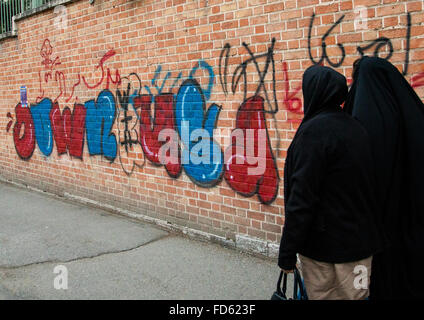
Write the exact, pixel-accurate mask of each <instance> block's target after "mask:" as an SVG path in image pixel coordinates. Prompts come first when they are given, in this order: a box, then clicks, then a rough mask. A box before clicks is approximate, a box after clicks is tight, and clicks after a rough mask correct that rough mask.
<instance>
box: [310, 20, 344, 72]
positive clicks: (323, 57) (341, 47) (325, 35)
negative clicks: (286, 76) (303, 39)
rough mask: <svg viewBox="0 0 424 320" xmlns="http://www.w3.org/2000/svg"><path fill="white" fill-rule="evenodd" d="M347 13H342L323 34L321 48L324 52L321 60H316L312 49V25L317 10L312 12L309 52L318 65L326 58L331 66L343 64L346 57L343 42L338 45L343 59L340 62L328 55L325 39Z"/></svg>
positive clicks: (336, 66)
mask: <svg viewBox="0 0 424 320" xmlns="http://www.w3.org/2000/svg"><path fill="white" fill-rule="evenodd" d="M344 17H345V15H342V16H341V17H340V18H339V19H338V20H337V21H336V22H335V23H334V24H333V26H332V27H331V28H330V29H328V30H327V32H326V33H325V34H324V35H323V36H322V38H321V48H322V53H321V58H320V60H319V61H318V62H317V61H315V60H314V58H313V57H312V51H311V35H312V27H313V25H314V20H315V12H314V13H313V14H312V17H311V22H310V24H309V32H308V53H309V58H310V59H311V61H312V63H313V64H315V65H317V64H323V62H324V60H326V61H327V62H328V63H329V64H330V66H332V67H333V68H338V67H340V66H341V65H342V64H343V61H344V59H345V58H346V51H345V48H344V46H343V45H342V44H340V43H338V44H337V45H338V47H339V48H340V50H341V52H342V54H341V56H342V57H341V59H340V61H339V62H333V61H331V60H330V58H329V57H328V56H327V44H326V42H325V39H327V37H328V36H329V35H330V33H331V32H332V31H333V30H334V28H336V27H337V26H338V25H339V24H340V23H341V22H342V21H343V19H344Z"/></svg>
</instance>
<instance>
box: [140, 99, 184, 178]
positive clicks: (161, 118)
mask: <svg viewBox="0 0 424 320" xmlns="http://www.w3.org/2000/svg"><path fill="white" fill-rule="evenodd" d="M134 104H135V107H136V109H140V143H141V146H142V148H143V151H144V154H145V155H146V158H147V159H149V160H150V161H151V162H153V163H155V164H160V159H159V151H160V148H161V147H162V146H163V145H164V144H165V142H163V141H159V133H160V132H161V130H163V129H172V130H174V128H175V127H174V126H175V120H174V95H173V94H170V93H169V94H161V95H158V96H156V97H155V117H154V119H152V117H151V113H150V108H151V98H150V96H148V95H142V96H139V97H136V98H134ZM165 168H166V170H167V171H168V174H169V175H170V176H171V177H177V176H178V175H179V174H180V172H181V161H180V159H174V160H173V161H171V162H170V163H167V164H165Z"/></svg>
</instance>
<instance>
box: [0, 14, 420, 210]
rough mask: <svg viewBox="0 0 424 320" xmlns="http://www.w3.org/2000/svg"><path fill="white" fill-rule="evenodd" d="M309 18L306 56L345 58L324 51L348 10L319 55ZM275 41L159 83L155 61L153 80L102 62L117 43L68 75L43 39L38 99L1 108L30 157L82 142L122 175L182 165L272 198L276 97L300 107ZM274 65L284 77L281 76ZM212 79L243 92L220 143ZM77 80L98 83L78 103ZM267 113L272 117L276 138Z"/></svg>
mask: <svg viewBox="0 0 424 320" xmlns="http://www.w3.org/2000/svg"><path fill="white" fill-rule="evenodd" d="M314 19H315V14H314V15H313V16H312V17H311V21H310V28H309V37H308V49H309V50H308V51H309V55H310V60H311V62H312V63H314V64H324V63H328V64H329V65H331V66H333V67H338V66H341V65H342V64H343V62H344V59H345V49H344V47H343V45H342V44H338V47H339V48H340V52H341V58H340V60H339V61H334V60H333V59H332V58H330V57H328V55H327V50H326V39H327V37H328V36H329V35H330V34H331V32H333V30H334V29H335V28H336V27H337V26H338V25H339V24H340V23H341V22H342V21H343V19H344V16H342V17H340V19H339V20H337V21H336V23H334V24H333V25H332V27H330V29H328V31H327V32H326V33H325V34H324V36H323V37H322V38H321V50H322V55H321V57H320V59H319V60H315V58H314V57H313V56H312V48H311V33H312V32H311V30H312V27H313V23H314ZM407 21H408V26H407V30H406V39H407V48H406V54H405V55H406V56H405V63H404V68H403V72H404V74H407V72H408V64H409V41H410V32H411V18H410V15H409V14H408V19H407ZM275 43H276V40H275V39H272V41H271V43H270V44H269V46H268V49H267V50H266V52H263V53H253V51H252V50H251V48H250V47H249V45H248V44H246V43H243V49H244V51H245V53H246V54H247V55H248V57H247V58H245V59H242V61H243V62H242V63H240V64H238V65H235V66H231V65H230V63H229V62H230V56H234V54H233V55H231V54H232V52H233V53H234V51H235V52H237V53H238V52H240V50H238V49H239V48H236V49H235V50H233V48H232V47H231V45H230V44H229V43H228V44H225V46H224V47H223V49H222V51H221V54H220V56H219V65H218V68H217V69H218V74H217V75H215V72H214V69H213V68H212V67H211V66H210V65H209V64H208V63H207V62H206V61H203V60H200V61H198V62H197V63H195V65H194V66H193V68H192V69H191V71H190V72H189V74H188V76H187V77H183V74H182V72H179V73H178V74H177V76H176V77H172V73H171V72H170V71H168V72H166V73H165V75H164V77H163V79H162V82H161V83H160V77H161V76H162V75H163V72H162V66H160V65H159V66H157V68H156V71H155V72H154V76H153V78H152V79H151V81H150V80H149V81H150V83H149V84H143V83H142V81H141V78H140V76H139V75H138V74H137V73H130V74H129V75H127V76H121V74H120V71H119V70H114V71H113V72H112V71H111V69H110V68H109V67H107V66H106V64H107V62H108V61H109V60H110V59H111V58H112V57H114V56H115V55H116V52H115V51H114V50H109V51H107V52H106V54H104V55H103V57H102V58H101V59H100V61H98V62H97V63H96V64H95V67H94V70H93V74H90V75H88V74H80V73H78V74H77V76H76V79H74V81H73V82H71V80H70V77H69V76H68V75H67V74H66V73H65V71H61V70H60V66H61V59H60V58H59V57H58V56H56V57H54V54H53V53H54V52H53V47H52V45H51V43H50V41H49V40H48V39H46V40H45V41H44V42H43V44H42V47H41V51H40V56H41V58H42V62H41V68H42V70H41V71H40V72H39V79H38V80H39V93H38V94H37V97H36V101H35V104H30V105H27V104H26V103H22V102H20V103H18V104H17V105H16V107H15V113H14V115H13V114H12V113H11V112H8V113H7V118H8V119H9V122H8V124H7V128H6V130H7V132H9V131H10V130H11V129H12V132H13V141H14V144H15V149H16V152H17V154H18V155H19V157H20V158H21V159H23V160H29V159H31V157H32V155H33V153H34V150H35V148H36V146H38V149H39V150H40V152H41V154H43V155H44V156H46V157H49V156H50V155H51V154H52V152H53V150H54V146H56V151H57V154H58V156H62V155H65V154H68V155H69V156H71V157H74V158H77V159H80V160H83V154H84V148H85V147H86V148H87V152H88V154H89V155H90V156H101V157H103V158H105V159H106V160H107V161H109V162H111V163H113V162H115V161H116V162H117V161H119V164H120V165H121V167H122V170H123V171H124V173H125V174H126V175H128V176H131V175H132V174H133V173H134V171H135V170H137V169H142V168H143V167H144V166H145V164H146V162H147V161H148V162H149V163H151V164H153V165H155V166H158V167H163V168H164V170H166V172H167V174H168V176H169V177H171V178H174V179H177V178H179V177H180V175H181V174H182V173H184V174H185V175H186V176H188V177H189V178H190V180H191V181H192V182H193V183H195V184H196V185H199V186H201V187H204V188H211V187H214V186H216V185H217V184H219V183H221V181H222V180H225V181H226V183H227V184H228V185H229V186H230V187H231V188H232V189H233V190H234V191H235V192H237V193H238V194H240V195H242V196H245V197H253V196H255V195H256V196H257V198H258V199H259V201H260V202H262V203H264V204H271V203H272V202H273V201H274V200H275V199H276V197H277V194H278V190H279V183H280V177H279V174H278V167H277V157H278V151H279V149H280V140H281V139H280V136H279V130H278V122H277V118H276V115H277V113H278V112H279V110H280V109H281V108H279V106H280V107H281V106H282V107H283V109H284V110H285V111H287V112H288V113H293V114H303V105H302V99H301V97H300V94H301V86H297V87H295V88H291V85H290V81H291V80H290V74H289V71H288V64H287V62H285V61H283V62H282V63H281V67H278V66H276V61H275V58H274V50H275V49H274V48H275ZM383 47H387V48H388V51H389V54H388V55H387V56H386V57H385V58H386V59H390V58H391V57H392V55H393V45H392V44H391V41H390V39H388V38H379V39H376V40H375V41H372V42H371V43H369V44H367V45H365V46H363V47H358V48H357V51H358V53H359V56H361V55H364V54H366V53H367V52H368V51H370V50H371V49H372V48H374V53H373V54H374V55H379V53H380V51H381V50H382V48H383ZM232 50H233V51H232ZM278 68H280V69H279V71H280V72H282V74H283V81H281V83H278V84H277V82H276V70H277V69H278ZM230 70H231V72H230ZM252 73H253V74H254V75H255V78H256V79H257V81H255V82H254V83H252V81H249V76H250V75H251V74H252ZM200 74H203V75H206V76H203V77H202V76H200ZM94 78H95V79H97V80H95V81H94V80H93V79H94ZM201 78H203V79H206V81H204V82H205V83H203V84H201V82H202V81H200V79H201ZM50 82H54V83H55V84H56V88H57V89H58V92H57V94H56V93H55V94H54V96H53V97H52V98H49V97H46V96H45V87H47V85H48V84H50ZM215 82H218V83H219V84H220V87H221V89H222V92H223V93H224V95H225V96H228V95H230V94H233V95H235V94H239V93H241V94H242V101H241V103H240V105H239V108H238V110H237V114H236V118H235V126H234V128H232V131H231V136H230V141H229V143H228V146H227V147H225V148H224V147H223V144H222V143H221V142H220V141H219V139H218V138H217V137H216V136H217V134H216V130H217V129H218V128H217V125H218V121H219V117H220V114H221V111H222V110H223V108H225V107H224V106H222V105H219V104H217V103H215V102H214V101H213V100H212V92H213V89H214V84H215ZM69 83H72V84H71V85H69ZM278 85H281V86H282V90H281V91H282V92H283V96H282V97H283V98H282V100H281V101H278V99H277V86H278ZM411 85H412V86H413V87H414V88H418V87H421V86H424V73H421V74H418V75H416V76H413V77H412V79H411ZM78 86H82V87H83V88H85V89H89V90H100V92H99V93H98V95H97V97H96V98H95V99H90V100H88V101H85V102H79V101H78V97H77V96H76V88H77V87H78ZM49 87H51V85H50V86H49ZM112 87H113V88H114V89H112ZM72 99H75V103H74V106H73V108H72V109H71V108H70V107H68V106H65V107H61V105H60V104H59V100H60V101H64V102H65V104H67V103H69V102H70V101H71V100H72ZM233 100H234V99H233ZM270 121H273V122H274V125H273V135H272V137H273V139H271V135H270V131H269V130H270V129H269V128H270V127H271V126H270ZM289 121H290V120H289ZM294 121H299V120H294ZM272 141H273V142H274V146H273V145H272V143H271V142H272ZM164 159H165V161H164Z"/></svg>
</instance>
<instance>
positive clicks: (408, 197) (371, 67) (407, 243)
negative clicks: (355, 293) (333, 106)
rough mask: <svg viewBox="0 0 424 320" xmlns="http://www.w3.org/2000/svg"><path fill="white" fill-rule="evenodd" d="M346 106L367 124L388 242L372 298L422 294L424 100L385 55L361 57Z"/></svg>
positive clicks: (380, 256) (379, 258)
mask: <svg viewBox="0 0 424 320" xmlns="http://www.w3.org/2000/svg"><path fill="white" fill-rule="evenodd" d="M354 78H355V82H354V84H353V86H352V89H351V91H350V93H349V98H348V99H347V101H346V106H345V111H347V112H348V113H351V114H352V115H353V116H354V117H355V118H357V119H358V120H359V121H360V122H361V124H362V125H363V126H364V128H365V129H366V130H367V132H368V134H369V136H370V139H371V145H372V151H373V157H374V161H375V164H376V165H375V167H376V171H375V172H376V183H377V185H376V196H377V201H378V206H379V207H380V208H382V210H380V211H379V214H380V215H379V217H378V218H379V221H381V223H382V226H383V231H384V232H385V234H386V235H387V237H388V240H389V246H388V247H387V248H386V249H385V250H384V251H383V252H382V253H380V254H378V255H376V256H375V257H374V259H373V269H372V275H371V286H370V297H371V298H372V299H387V298H388V299H394V298H403V299H411V298H421V299H424V289H423V288H424V272H423V262H424V104H423V103H422V101H421V99H420V98H419V97H418V95H417V94H416V93H415V92H414V90H413V89H412V87H411V86H410V85H409V83H408V82H407V81H406V80H405V78H404V77H403V76H402V74H401V73H400V72H399V71H398V70H397V69H396V68H395V67H394V66H393V65H392V64H391V63H389V62H388V61H386V60H383V59H380V58H369V57H364V58H363V59H362V60H361V61H360V62H359V66H358V69H357V71H356V72H355V75H354Z"/></svg>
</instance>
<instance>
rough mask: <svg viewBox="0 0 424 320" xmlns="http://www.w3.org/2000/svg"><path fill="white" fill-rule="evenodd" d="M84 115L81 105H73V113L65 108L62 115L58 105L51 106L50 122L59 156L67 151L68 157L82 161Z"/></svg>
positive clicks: (84, 111)
mask: <svg viewBox="0 0 424 320" xmlns="http://www.w3.org/2000/svg"><path fill="white" fill-rule="evenodd" d="M85 113H86V110H85V107H84V106H83V105H81V104H75V106H74V111H73V113H71V110H70V109H69V108H68V107H66V108H65V109H64V110H63V113H62V114H61V113H60V109H59V105H58V104H57V103H55V104H54V105H53V107H52V110H51V112H50V120H51V123H52V129H53V136H54V139H55V142H56V146H57V153H58V154H59V155H61V154H64V153H66V152H67V150H69V155H71V156H73V157H77V158H80V159H82V152H83V148H84V128H85Z"/></svg>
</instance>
